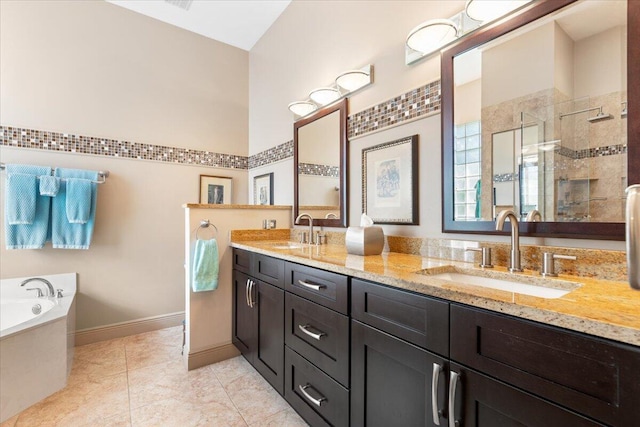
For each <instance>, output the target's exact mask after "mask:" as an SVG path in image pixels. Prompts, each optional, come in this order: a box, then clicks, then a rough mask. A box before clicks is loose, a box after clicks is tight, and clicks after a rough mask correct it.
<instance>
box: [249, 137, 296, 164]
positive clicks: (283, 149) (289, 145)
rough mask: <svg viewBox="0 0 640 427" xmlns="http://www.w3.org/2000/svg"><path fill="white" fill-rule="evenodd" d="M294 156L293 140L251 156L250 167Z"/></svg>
mask: <svg viewBox="0 0 640 427" xmlns="http://www.w3.org/2000/svg"><path fill="white" fill-rule="evenodd" d="M289 157H293V140H290V141H287V142H285V143H284V144H280V145H277V146H275V147H273V148H270V149H268V150H265V151H261V152H260V153H258V154H254V155H253V156H249V169H253V168H258V167H260V166H266V165H269V164H271V163H275V162H278V161H280V160H284V159H288V158H289Z"/></svg>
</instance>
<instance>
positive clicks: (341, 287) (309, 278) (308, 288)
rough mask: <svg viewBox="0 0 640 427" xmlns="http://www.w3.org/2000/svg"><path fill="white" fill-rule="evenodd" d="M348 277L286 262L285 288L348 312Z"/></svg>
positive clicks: (345, 312)
mask: <svg viewBox="0 0 640 427" xmlns="http://www.w3.org/2000/svg"><path fill="white" fill-rule="evenodd" d="M348 282H349V280H348V278H347V276H343V275H341V274H336V273H331V272H328V271H323V270H318V269H316V268H312V267H306V266H303V265H298V264H293V263H290V262H287V263H286V266H285V284H284V286H285V289H286V290H287V291H289V292H292V293H294V294H296V295H299V296H301V297H303V298H306V299H309V300H311V301H313V302H317V303H318V304H320V305H323V306H325V307H329V308H330V309H332V310H335V311H338V312H340V313H342V314H349V312H348V310H349V288H348Z"/></svg>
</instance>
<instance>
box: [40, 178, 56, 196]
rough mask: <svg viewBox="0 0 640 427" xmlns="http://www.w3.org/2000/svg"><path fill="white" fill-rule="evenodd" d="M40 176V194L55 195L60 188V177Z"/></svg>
mask: <svg viewBox="0 0 640 427" xmlns="http://www.w3.org/2000/svg"><path fill="white" fill-rule="evenodd" d="M39 178H40V195H41V196H49V197H54V196H55V195H56V194H58V190H60V178H58V177H57V176H51V175H43V176H41V177H39Z"/></svg>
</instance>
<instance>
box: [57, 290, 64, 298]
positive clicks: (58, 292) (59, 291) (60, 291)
mask: <svg viewBox="0 0 640 427" xmlns="http://www.w3.org/2000/svg"><path fill="white" fill-rule="evenodd" d="M56 291H57V292H56V298H62V297H63V296H64V295H63V294H62V292H64V289H56Z"/></svg>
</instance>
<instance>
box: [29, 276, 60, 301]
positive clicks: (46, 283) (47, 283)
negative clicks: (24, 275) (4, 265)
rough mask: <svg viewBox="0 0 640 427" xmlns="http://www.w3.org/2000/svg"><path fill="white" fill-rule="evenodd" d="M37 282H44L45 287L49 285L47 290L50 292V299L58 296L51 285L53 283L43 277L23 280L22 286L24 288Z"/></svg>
mask: <svg viewBox="0 0 640 427" xmlns="http://www.w3.org/2000/svg"><path fill="white" fill-rule="evenodd" d="M35 281H38V282H42V283H44V284H45V285H47V290H48V292H47V296H48V297H53V296H55V295H56V291H55V289H53V285H52V284H51V282H50V281H48V280H47V279H43V278H42V277H32V278H30V279H27V280H23V281H22V283H20V286H24V285H26V284H27V283H31V282H35Z"/></svg>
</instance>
